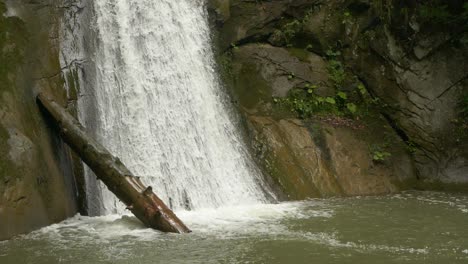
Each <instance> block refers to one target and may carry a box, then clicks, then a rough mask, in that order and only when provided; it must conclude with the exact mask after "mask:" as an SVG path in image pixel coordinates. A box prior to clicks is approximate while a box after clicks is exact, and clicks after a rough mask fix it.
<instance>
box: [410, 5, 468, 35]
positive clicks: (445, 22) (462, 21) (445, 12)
mask: <svg viewBox="0 0 468 264" xmlns="http://www.w3.org/2000/svg"><path fill="white" fill-rule="evenodd" d="M417 11H418V17H419V19H420V20H421V22H423V23H425V24H428V25H442V26H455V25H461V26H463V27H465V28H466V27H468V2H466V3H464V4H463V6H462V10H461V12H456V11H453V10H449V6H448V5H447V3H446V1H441V0H432V1H427V2H426V3H424V4H421V5H420V6H419V7H418V9H417Z"/></svg>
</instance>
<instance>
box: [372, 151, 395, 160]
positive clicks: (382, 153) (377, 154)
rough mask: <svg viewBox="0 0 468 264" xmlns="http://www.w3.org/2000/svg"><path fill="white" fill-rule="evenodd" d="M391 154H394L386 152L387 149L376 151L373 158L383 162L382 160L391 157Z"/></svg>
mask: <svg viewBox="0 0 468 264" xmlns="http://www.w3.org/2000/svg"><path fill="white" fill-rule="evenodd" d="M391 156H392V154H391V153H389V152H386V151H374V152H373V153H372V160H373V161H377V162H381V161H385V160H386V159H387V158H389V157H391Z"/></svg>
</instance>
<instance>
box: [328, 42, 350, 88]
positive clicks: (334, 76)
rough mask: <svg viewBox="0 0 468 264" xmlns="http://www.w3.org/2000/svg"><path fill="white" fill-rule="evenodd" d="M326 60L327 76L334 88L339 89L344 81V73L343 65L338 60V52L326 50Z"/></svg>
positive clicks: (339, 53)
mask: <svg viewBox="0 0 468 264" xmlns="http://www.w3.org/2000/svg"><path fill="white" fill-rule="evenodd" d="M326 55H327V58H328V74H329V76H330V79H331V81H332V82H333V84H334V85H335V87H336V88H341V87H342V86H343V84H344V82H345V80H346V72H345V68H344V65H343V63H342V62H341V61H339V60H338V57H339V56H340V55H341V52H340V51H333V50H328V51H327V52H326Z"/></svg>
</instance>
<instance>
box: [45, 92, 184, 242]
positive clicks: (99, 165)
mask: <svg viewBox="0 0 468 264" xmlns="http://www.w3.org/2000/svg"><path fill="white" fill-rule="evenodd" d="M37 101H38V104H39V105H40V106H41V107H42V108H43V109H44V110H46V113H47V114H48V115H49V116H50V117H51V119H52V120H53V121H54V123H55V125H56V127H57V129H58V131H59V133H60V135H61V137H62V138H63V140H64V141H65V142H66V143H67V144H68V145H69V146H70V147H71V148H72V149H73V150H74V151H75V152H76V153H77V154H78V155H79V156H80V157H81V159H82V160H83V161H84V162H85V163H86V164H87V165H88V166H89V167H90V168H91V170H93V172H94V173H95V174H96V176H97V178H98V179H99V180H101V181H102V182H103V183H104V184H105V185H106V186H107V187H108V188H109V190H110V191H111V192H113V193H114V194H115V195H116V196H117V198H119V199H120V200H121V201H122V202H123V203H124V204H125V205H126V206H127V209H129V210H130V211H131V212H132V213H133V214H134V215H135V216H136V217H137V218H138V219H140V220H141V221H142V222H143V223H144V224H145V225H146V226H148V227H151V228H154V229H157V230H161V231H163V232H173V233H189V232H191V231H190V229H188V228H187V226H185V224H184V223H183V222H182V221H181V220H180V219H179V218H178V217H177V216H176V215H175V214H174V212H172V210H171V209H169V208H168V207H167V206H166V205H165V204H164V203H163V202H162V201H161V199H159V197H158V196H156V194H154V193H153V191H152V189H151V187H145V186H144V185H143V183H142V182H141V181H140V179H139V177H135V176H134V175H132V173H131V172H130V171H129V170H128V169H127V168H126V167H125V165H124V164H123V163H122V162H121V161H120V160H119V159H118V158H116V157H114V156H112V155H111V154H110V153H109V151H107V149H106V148H104V147H103V146H102V145H101V144H99V143H98V142H97V141H95V140H94V139H93V138H91V137H90V136H89V135H87V134H86V132H85V130H84V128H83V126H82V125H81V124H80V123H79V122H78V120H76V119H75V118H74V117H73V116H72V115H70V114H69V113H68V112H67V111H66V110H65V108H63V107H62V106H61V105H59V104H58V103H57V102H56V101H55V100H54V99H53V98H52V97H51V96H50V95H48V94H47V95H46V94H45V93H39V95H38V96H37Z"/></svg>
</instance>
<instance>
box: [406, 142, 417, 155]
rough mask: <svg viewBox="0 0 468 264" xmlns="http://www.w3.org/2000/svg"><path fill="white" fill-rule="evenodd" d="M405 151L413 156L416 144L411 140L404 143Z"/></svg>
mask: <svg viewBox="0 0 468 264" xmlns="http://www.w3.org/2000/svg"><path fill="white" fill-rule="evenodd" d="M406 150H408V152H409V153H411V154H414V153H415V152H416V150H417V146H416V143H414V142H413V141H411V140H408V141H406Z"/></svg>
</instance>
